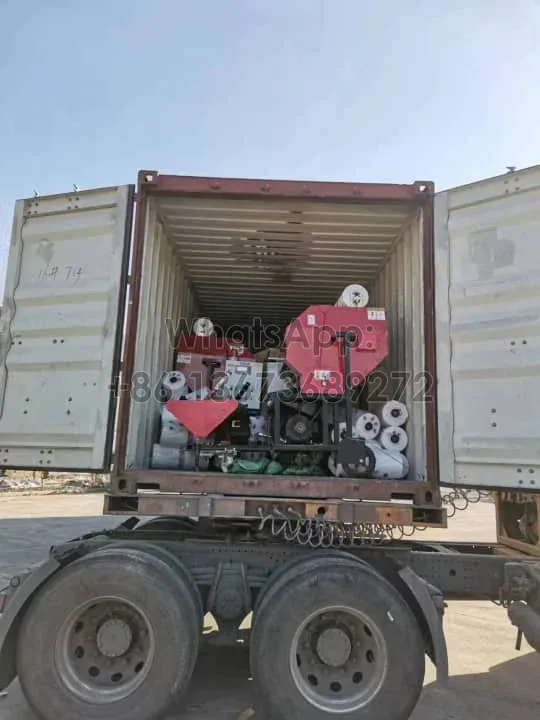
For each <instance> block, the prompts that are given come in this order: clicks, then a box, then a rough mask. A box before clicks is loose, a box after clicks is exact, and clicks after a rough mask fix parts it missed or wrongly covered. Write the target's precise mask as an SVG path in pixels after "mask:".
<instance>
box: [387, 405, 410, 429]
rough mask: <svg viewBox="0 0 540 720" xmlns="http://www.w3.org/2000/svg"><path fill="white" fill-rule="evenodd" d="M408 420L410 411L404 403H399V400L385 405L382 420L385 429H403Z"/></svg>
mask: <svg viewBox="0 0 540 720" xmlns="http://www.w3.org/2000/svg"><path fill="white" fill-rule="evenodd" d="M408 419H409V411H408V409H407V406H406V405H405V404H404V403H402V402H398V401H397V400H390V402H387V403H385V404H384V405H383V408H382V411H381V420H382V424H383V425H384V426H385V427H387V426H392V427H401V426H402V425H405V423H406V422H407V420H408Z"/></svg>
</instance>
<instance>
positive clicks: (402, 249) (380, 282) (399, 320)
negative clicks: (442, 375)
mask: <svg viewBox="0 0 540 720" xmlns="http://www.w3.org/2000/svg"><path fill="white" fill-rule="evenodd" d="M422 237H423V226H422V214H421V211H419V213H418V215H417V216H416V217H415V218H414V219H413V220H412V221H411V222H410V224H409V225H408V226H407V227H406V228H405V230H404V231H403V233H402V235H401V236H400V238H398V240H397V242H396V244H395V246H394V249H393V252H392V253H391V254H390V256H389V257H388V259H387V260H386V262H385V263H384V264H383V266H382V268H381V271H380V273H379V275H378V279H377V280H376V282H375V284H374V286H373V288H372V289H371V300H370V305H371V306H377V307H381V308H384V309H385V310H386V318H387V321H388V329H389V344H390V354H389V356H388V357H387V359H386V360H385V362H384V363H383V364H382V365H381V366H380V367H379V369H378V371H377V372H376V373H375V374H374V376H373V377H372V379H371V382H370V396H369V406H370V408H372V409H374V410H379V409H380V405H381V404H382V403H383V402H385V401H386V400H391V399H396V400H401V401H402V402H404V403H405V404H406V405H407V407H408V408H409V412H410V417H409V422H408V424H407V428H406V429H407V433H408V435H409V449H408V452H407V455H408V458H409V463H410V471H409V479H411V480H423V479H425V477H426V447H425V425H426V417H425V404H426V402H429V385H427V384H426V383H427V382H429V379H428V378H426V375H425V374H424V323H423V320H424V297H423V281H422V277H423V265H422Z"/></svg>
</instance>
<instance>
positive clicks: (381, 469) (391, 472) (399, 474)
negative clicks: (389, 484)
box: [366, 442, 409, 480]
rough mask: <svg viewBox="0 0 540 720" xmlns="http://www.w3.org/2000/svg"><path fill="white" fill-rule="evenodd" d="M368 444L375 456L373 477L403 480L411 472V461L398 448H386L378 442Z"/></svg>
mask: <svg viewBox="0 0 540 720" xmlns="http://www.w3.org/2000/svg"><path fill="white" fill-rule="evenodd" d="M366 445H367V446H368V447H369V448H370V450H372V452H373V454H374V456H375V469H374V470H373V477H374V478H376V479H378V480H402V479H403V478H405V477H406V476H407V474H408V472H409V461H408V460H407V458H406V457H405V455H403V453H401V452H399V451H397V450H386V449H385V448H383V447H381V445H380V444H379V443H378V442H368V443H366Z"/></svg>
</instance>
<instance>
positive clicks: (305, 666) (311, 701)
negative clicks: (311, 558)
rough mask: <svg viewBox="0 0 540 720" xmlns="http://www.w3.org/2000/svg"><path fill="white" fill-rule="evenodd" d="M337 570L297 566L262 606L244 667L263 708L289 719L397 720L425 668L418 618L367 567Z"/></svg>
mask: <svg viewBox="0 0 540 720" xmlns="http://www.w3.org/2000/svg"><path fill="white" fill-rule="evenodd" d="M335 563H336V561H335V559H333V560H329V561H328V562H327V563H325V564H321V565H319V566H318V567H316V568H307V570H306V571H304V572H303V571H302V570H301V569H300V568H298V572H297V574H296V576H295V577H290V580H289V582H288V583H287V584H286V585H284V584H283V583H280V586H281V587H280V589H279V591H278V592H277V593H275V594H273V596H272V598H271V600H270V601H269V602H266V601H265V603H264V608H261V609H262V610H263V612H261V613H260V614H259V615H258V617H257V621H256V623H255V624H254V628H253V634H252V639H251V666H252V673H253V676H254V679H255V681H256V683H257V686H258V689H259V693H260V695H261V700H262V704H263V706H264V707H265V708H267V709H268V711H269V715H270V717H271V718H284V717H286V718H288V720H328V719H329V718H336V719H337V718H340V719H341V720H405V719H406V718H408V717H409V716H410V714H411V712H412V710H413V709H414V707H415V705H416V703H417V701H418V697H419V695H420V692H421V689H422V684H423V679H424V671H425V657H424V644H423V639H422V636H421V633H420V630H419V628H418V625H417V623H416V620H415V618H414V616H413V615H412V613H411V611H410V610H409V608H408V606H407V604H406V603H405V601H404V600H403V599H402V598H401V596H400V595H399V594H398V592H397V591H396V590H395V589H394V588H393V587H392V586H391V585H390V584H389V583H388V582H387V581H386V580H385V579H384V578H382V577H381V576H380V575H378V574H377V573H375V572H374V571H373V570H372V569H366V568H364V567H362V566H360V565H356V566H355V565H354V564H348V565H344V564H342V563H339V564H337V565H336V564H335ZM267 598H268V596H267Z"/></svg>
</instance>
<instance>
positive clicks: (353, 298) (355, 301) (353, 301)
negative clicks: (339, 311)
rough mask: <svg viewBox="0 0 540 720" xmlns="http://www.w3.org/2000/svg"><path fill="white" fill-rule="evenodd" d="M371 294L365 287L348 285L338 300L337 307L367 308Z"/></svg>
mask: <svg viewBox="0 0 540 720" xmlns="http://www.w3.org/2000/svg"><path fill="white" fill-rule="evenodd" d="M368 302H369V293H368V291H367V289H366V288H365V287H364V286H363V285H347V287H346V288H345V290H343V292H342V293H341V295H340V296H339V298H338V299H337V302H336V305H337V307H366V305H367V304H368Z"/></svg>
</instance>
